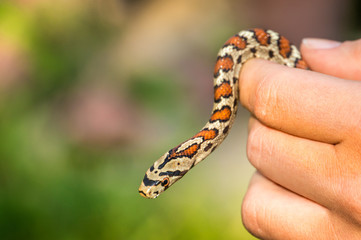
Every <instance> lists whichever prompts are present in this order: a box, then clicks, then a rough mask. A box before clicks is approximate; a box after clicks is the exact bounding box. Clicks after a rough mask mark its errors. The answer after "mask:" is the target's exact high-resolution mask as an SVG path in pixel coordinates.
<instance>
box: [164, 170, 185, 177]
mask: <svg viewBox="0 0 361 240" xmlns="http://www.w3.org/2000/svg"><path fill="white" fill-rule="evenodd" d="M187 172H188V171H180V170H176V171H166V172H161V173H159V176H169V177H175V176H183V175H184V174H186V173H187Z"/></svg>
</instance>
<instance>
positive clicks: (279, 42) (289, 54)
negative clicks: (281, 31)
mask: <svg viewBox="0 0 361 240" xmlns="http://www.w3.org/2000/svg"><path fill="white" fill-rule="evenodd" d="M288 45H289V47H290V51H288V52H287V55H286V58H290V56H291V54H292V47H291V46H292V45H293V44H292V43H291V42H289V44H288ZM277 46H278V50H279V51H280V52H281V49H282V48H281V36H278V39H277ZM284 65H285V66H287V64H286V63H285V64H284Z"/></svg>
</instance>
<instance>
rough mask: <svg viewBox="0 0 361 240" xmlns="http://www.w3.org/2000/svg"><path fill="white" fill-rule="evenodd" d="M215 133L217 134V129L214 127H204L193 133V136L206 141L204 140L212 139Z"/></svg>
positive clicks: (215, 135)
mask: <svg viewBox="0 0 361 240" xmlns="http://www.w3.org/2000/svg"><path fill="white" fill-rule="evenodd" d="M217 135H218V131H217V130H216V129H210V130H208V129H207V130H206V129H205V130H202V131H200V132H199V133H197V134H196V135H194V137H193V138H197V137H202V138H203V139H204V140H205V141H206V140H211V139H214V138H215V137H217Z"/></svg>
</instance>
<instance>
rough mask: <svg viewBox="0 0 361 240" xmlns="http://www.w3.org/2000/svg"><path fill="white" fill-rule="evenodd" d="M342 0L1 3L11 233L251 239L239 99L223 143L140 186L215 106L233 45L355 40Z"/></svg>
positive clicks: (3, 202) (355, 20)
mask: <svg viewBox="0 0 361 240" xmlns="http://www.w3.org/2000/svg"><path fill="white" fill-rule="evenodd" d="M360 5H361V4H360V3H359V1H357V0H355V1H343V0H306V1H296V0H290V1H282V0H275V1H267V0H244V1H236V0H227V1H216V0H208V1H206V0H174V1H169V0H168V1H167V0H157V1H146V0H136V1H135V0H133V1H132V0H73V1H72V0H58V1H47V0H9V1H6V0H0V93H1V94H0V239H69V240H73V239H125V240H133V239H134V240H138V239H254V238H253V237H252V236H251V235H250V234H249V233H247V231H246V230H245V229H244V227H243V225H242V222H241V217H240V206H241V202H242V198H243V195H244V193H245V192H246V189H247V185H248V181H249V179H250V177H251V176H252V174H253V172H254V169H253V168H252V167H251V166H250V164H249V163H248V162H247V158H246V154H245V149H246V147H245V145H246V137H247V132H246V131H247V128H246V125H247V118H248V113H247V112H246V111H245V110H243V109H241V110H240V111H239V116H238V118H237V120H236V123H235V126H234V128H233V130H232V132H231V134H230V136H229V137H228V138H227V139H226V141H225V142H224V143H223V145H222V146H221V147H220V148H219V149H218V150H217V151H215V152H214V154H212V156H210V157H209V159H207V160H206V163H202V164H201V165H200V167H196V168H195V169H194V170H192V171H191V172H190V173H189V174H187V176H186V177H185V178H184V179H183V180H182V181H180V182H179V183H177V184H176V185H175V186H174V187H172V188H171V189H169V190H168V191H167V192H166V193H165V194H163V195H161V196H160V197H159V198H158V199H156V200H148V199H143V198H142V197H140V196H139V195H138V191H137V190H138V186H139V184H140V182H141V180H142V178H143V176H144V173H145V171H146V170H147V168H148V167H149V166H150V165H151V164H152V163H153V162H154V161H155V160H156V159H157V158H158V157H159V156H161V155H162V154H163V153H164V152H165V151H168V150H169V149H170V148H171V147H174V146H175V145H177V144H178V143H179V142H181V141H183V140H185V139H186V138H187V137H190V136H192V135H193V134H194V133H195V132H196V131H197V130H199V129H200V128H201V127H202V126H203V124H204V123H205V122H206V120H207V118H208V115H209V114H210V112H211V107H212V93H213V87H212V79H211V77H212V69H213V64H214V61H215V56H216V54H217V51H218V49H219V47H220V46H221V45H222V44H223V42H224V41H225V40H226V39H227V38H228V37H230V36H231V35H233V34H235V33H236V32H238V31H239V30H242V29H247V28H250V27H255V26H257V27H267V28H271V29H274V30H276V31H280V32H281V33H283V34H284V35H286V36H287V37H288V38H290V39H291V40H292V41H293V42H295V43H296V44H299V42H300V40H301V38H302V37H305V36H306V37H309V36H312V37H327V38H333V39H338V40H343V39H347V38H349V39H355V38H357V37H358V36H361V35H360V30H361V28H360V15H359V13H360V11H361V8H360Z"/></svg>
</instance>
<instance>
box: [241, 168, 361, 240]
mask: <svg viewBox="0 0 361 240" xmlns="http://www.w3.org/2000/svg"><path fill="white" fill-rule="evenodd" d="M241 213H242V221H243V223H244V225H245V227H246V228H247V230H248V231H249V232H250V233H252V234H253V235H254V236H256V237H258V238H260V239H273V240H277V239H280V240H287V239H292V240H297V239H314V240H319V239H351V240H353V239H361V232H360V230H359V228H358V227H357V226H355V225H350V224H349V223H348V222H347V220H344V219H342V218H340V217H339V216H338V215H337V214H334V213H333V212H332V211H330V210H328V209H326V208H324V207H322V206H321V205H318V204H317V203H315V202H313V201H310V200H308V199H306V198H303V197H301V196H299V195H297V194H295V193H293V192H290V191H288V190H286V189H284V188H282V187H281V186H279V185H277V184H275V183H273V182H272V181H270V180H268V179H267V178H265V177H264V176H262V175H261V174H260V173H258V172H256V173H255V174H254V176H253V178H252V180H251V182H250V186H249V189H248V191H247V194H246V196H245V198H244V200H243V203H242V212H241Z"/></svg>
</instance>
